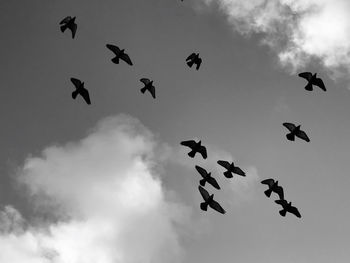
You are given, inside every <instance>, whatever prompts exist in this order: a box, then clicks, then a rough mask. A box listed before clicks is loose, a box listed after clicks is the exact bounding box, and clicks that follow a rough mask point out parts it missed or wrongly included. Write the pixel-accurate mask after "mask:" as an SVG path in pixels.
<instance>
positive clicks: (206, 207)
mask: <svg viewBox="0 0 350 263" xmlns="http://www.w3.org/2000/svg"><path fill="white" fill-rule="evenodd" d="M201 209H202V210H203V211H207V209H208V203H206V202H203V203H201Z"/></svg>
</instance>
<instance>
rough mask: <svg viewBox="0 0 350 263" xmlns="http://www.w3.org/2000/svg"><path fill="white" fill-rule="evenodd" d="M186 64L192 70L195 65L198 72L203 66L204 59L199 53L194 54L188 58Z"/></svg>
mask: <svg viewBox="0 0 350 263" xmlns="http://www.w3.org/2000/svg"><path fill="white" fill-rule="evenodd" d="M186 62H187V65H188V66H189V67H190V68H192V66H193V64H196V70H198V69H199V67H200V66H201V64H202V59H201V58H200V57H199V53H192V54H191V55H189V56H188V57H187V58H186Z"/></svg>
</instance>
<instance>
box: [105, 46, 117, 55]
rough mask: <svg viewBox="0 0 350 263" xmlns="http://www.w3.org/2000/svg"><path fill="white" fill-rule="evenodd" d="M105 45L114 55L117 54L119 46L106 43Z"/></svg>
mask: <svg viewBox="0 0 350 263" xmlns="http://www.w3.org/2000/svg"><path fill="white" fill-rule="evenodd" d="M106 47H107V48H108V49H109V50H110V51H112V52H113V53H114V54H116V55H118V54H119V52H120V49H119V47H117V46H115V45H111V44H107V45H106Z"/></svg>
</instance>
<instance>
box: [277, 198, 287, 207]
mask: <svg viewBox="0 0 350 263" xmlns="http://www.w3.org/2000/svg"><path fill="white" fill-rule="evenodd" d="M275 203H276V204H279V205H281V206H283V207H285V206H286V205H287V204H288V202H287V201H286V200H284V199H281V200H275Z"/></svg>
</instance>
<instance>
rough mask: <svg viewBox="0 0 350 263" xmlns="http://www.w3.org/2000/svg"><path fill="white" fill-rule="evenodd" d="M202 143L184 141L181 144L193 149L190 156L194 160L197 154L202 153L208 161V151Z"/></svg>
mask: <svg viewBox="0 0 350 263" xmlns="http://www.w3.org/2000/svg"><path fill="white" fill-rule="evenodd" d="M201 143H202V142H201V141H199V142H195V141H194V140H189V141H182V142H181V143H180V144H181V145H183V146H187V147H190V148H191V151H190V152H189V153H188V156H190V157H191V158H194V156H195V155H196V153H197V152H198V153H200V154H201V155H202V157H203V158H204V159H207V149H206V148H205V147H204V146H202V145H201Z"/></svg>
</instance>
